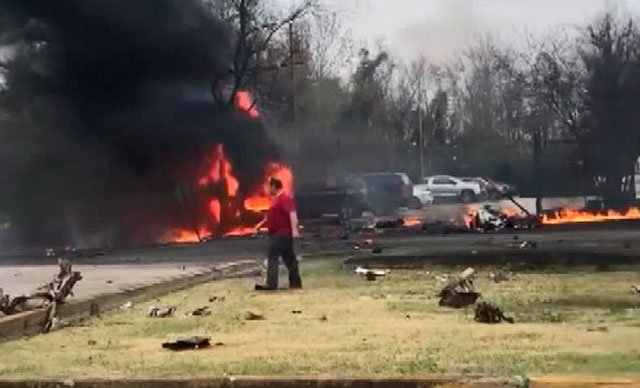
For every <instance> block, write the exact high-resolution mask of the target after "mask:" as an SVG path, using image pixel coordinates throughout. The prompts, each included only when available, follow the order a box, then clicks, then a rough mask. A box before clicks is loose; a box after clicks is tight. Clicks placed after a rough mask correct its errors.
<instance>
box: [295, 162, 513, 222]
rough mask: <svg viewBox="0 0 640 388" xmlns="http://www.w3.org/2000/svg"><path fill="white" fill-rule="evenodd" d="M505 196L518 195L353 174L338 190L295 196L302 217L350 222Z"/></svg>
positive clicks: (440, 181) (450, 180) (489, 187)
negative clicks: (336, 217)
mask: <svg viewBox="0 0 640 388" xmlns="http://www.w3.org/2000/svg"><path fill="white" fill-rule="evenodd" d="M505 195H512V196H515V195H517V190H516V189H515V187H513V186H511V185H507V184H505V183H499V182H493V181H491V180H490V179H486V178H458V177H453V176H449V175H436V176H431V177H425V178H423V179H422V181H421V182H420V183H417V184H414V183H413V182H412V180H411V178H410V177H409V175H408V174H406V173H403V172H383V173H367V174H353V175H350V176H348V177H347V178H346V180H345V184H344V186H343V187H341V188H336V189H322V190H320V189H313V190H301V191H299V192H297V193H296V197H297V200H298V201H299V202H300V203H299V204H298V206H299V207H300V209H299V212H300V213H301V214H300V216H301V217H308V218H313V217H318V216H319V215H321V214H329V213H331V214H340V215H341V216H342V217H345V218H350V217H351V216H356V215H359V214H362V212H365V211H371V212H374V213H376V214H391V213H393V212H395V211H396V210H397V209H398V208H401V207H407V208H410V209H419V208H422V207H423V206H425V205H430V204H433V203H434V202H435V201H436V200H442V199H449V200H453V201H461V202H463V203H472V202H476V201H484V200H487V199H489V200H498V199H502V198H503V197H504V196H505Z"/></svg>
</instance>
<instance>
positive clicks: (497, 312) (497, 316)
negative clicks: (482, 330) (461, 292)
mask: <svg viewBox="0 0 640 388" xmlns="http://www.w3.org/2000/svg"><path fill="white" fill-rule="evenodd" d="M473 319H474V320H475V321H476V322H480V323H500V322H509V323H514V322H515V320H514V319H513V318H512V317H507V316H505V315H504V313H503V312H502V310H501V309H500V307H498V306H496V305H494V304H492V303H488V302H480V303H478V304H477V305H476V309H475V316H474V318H473Z"/></svg>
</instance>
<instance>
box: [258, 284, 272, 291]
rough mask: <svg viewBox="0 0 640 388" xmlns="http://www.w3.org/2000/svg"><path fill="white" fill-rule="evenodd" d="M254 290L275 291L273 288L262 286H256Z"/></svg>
mask: <svg viewBox="0 0 640 388" xmlns="http://www.w3.org/2000/svg"><path fill="white" fill-rule="evenodd" d="M255 290H256V291H275V288H271V287H269V286H265V285H264V284H256V287H255Z"/></svg>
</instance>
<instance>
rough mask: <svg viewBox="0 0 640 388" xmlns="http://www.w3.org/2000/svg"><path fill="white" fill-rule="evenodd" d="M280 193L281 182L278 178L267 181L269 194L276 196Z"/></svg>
mask: <svg viewBox="0 0 640 388" xmlns="http://www.w3.org/2000/svg"><path fill="white" fill-rule="evenodd" d="M280 191H282V181H281V180H280V179H278V178H271V179H269V193H271V195H277V194H278V193H280Z"/></svg>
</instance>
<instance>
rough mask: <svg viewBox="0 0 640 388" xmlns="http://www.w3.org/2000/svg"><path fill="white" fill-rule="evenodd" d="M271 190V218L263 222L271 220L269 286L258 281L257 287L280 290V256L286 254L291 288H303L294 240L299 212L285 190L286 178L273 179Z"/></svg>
mask: <svg viewBox="0 0 640 388" xmlns="http://www.w3.org/2000/svg"><path fill="white" fill-rule="evenodd" d="M269 190H270V194H271V196H272V198H273V199H272V201H271V207H269V210H268V211H267V217H266V218H265V220H264V221H262V222H261V223H260V224H259V225H258V228H259V227H260V226H262V224H264V223H265V222H266V223H267V229H268V231H269V236H270V238H271V244H270V246H269V260H268V262H267V285H266V286H263V285H258V284H256V290H277V289H278V272H279V271H278V267H279V259H280V257H282V261H283V262H284V265H285V266H286V267H287V270H288V271H289V288H296V289H299V288H302V280H301V279H300V271H299V269H298V259H297V258H296V253H295V251H294V249H293V239H294V238H298V237H299V236H300V235H299V232H298V215H297V213H296V205H295V203H294V202H293V198H291V197H290V196H288V195H287V194H286V193H285V192H284V191H283V189H282V181H280V180H279V179H276V178H271V179H270V180H269Z"/></svg>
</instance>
